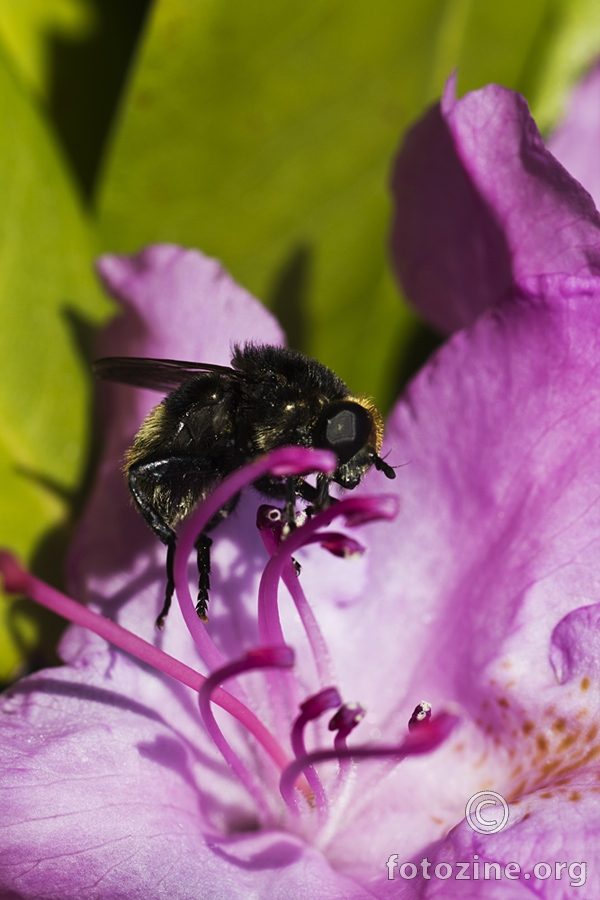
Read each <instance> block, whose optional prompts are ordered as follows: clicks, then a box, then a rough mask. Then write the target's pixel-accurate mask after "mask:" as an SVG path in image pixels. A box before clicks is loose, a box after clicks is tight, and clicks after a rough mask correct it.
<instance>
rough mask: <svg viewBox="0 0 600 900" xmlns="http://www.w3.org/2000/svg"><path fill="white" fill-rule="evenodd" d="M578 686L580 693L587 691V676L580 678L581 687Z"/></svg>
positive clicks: (588, 681)
mask: <svg viewBox="0 0 600 900" xmlns="http://www.w3.org/2000/svg"><path fill="white" fill-rule="evenodd" d="M580 686H581V690H582V691H587V689H588V688H589V686H590V679H589V678H588V677H587V675H586V676H585V678H582V679H581V685H580Z"/></svg>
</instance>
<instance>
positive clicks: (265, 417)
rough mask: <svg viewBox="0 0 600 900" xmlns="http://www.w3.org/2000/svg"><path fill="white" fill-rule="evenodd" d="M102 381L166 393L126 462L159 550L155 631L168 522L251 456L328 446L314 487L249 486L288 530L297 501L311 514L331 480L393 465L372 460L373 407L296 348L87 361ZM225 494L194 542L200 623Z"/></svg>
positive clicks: (350, 482)
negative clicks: (334, 461) (328, 469)
mask: <svg viewBox="0 0 600 900" xmlns="http://www.w3.org/2000/svg"><path fill="white" fill-rule="evenodd" d="M94 369H95V372H96V374H97V375H98V376H100V377H101V378H104V379H107V380H109V381H117V382H121V383H124V384H130V385H134V386H136V387H142V388H150V389H152V390H157V391H163V392H165V393H167V396H166V397H165V398H164V400H163V401H162V402H161V403H159V404H158V406H156V407H155V408H154V409H153V410H152V411H151V412H150V413H149V414H148V416H147V417H146V419H145V420H144V422H143V423H142V426H141V428H140V430H139V431H138V433H137V436H136V438H135V440H134V442H133V445H132V446H131V448H130V449H129V451H128V452H127V455H126V458H125V467H124V468H125V474H126V477H127V481H128V484H129V489H130V491H131V495H132V497H133V501H134V504H135V505H136V507H137V508H138V510H139V511H140V513H141V514H142V516H143V517H144V519H145V520H146V522H147V523H148V525H149V526H150V528H151V529H152V531H153V532H154V534H155V535H156V536H157V537H158V538H160V540H161V541H162V542H163V543H164V544H166V546H167V586H166V593H165V601H164V605H163V608H162V610H161V613H160V615H159V616H158V619H157V622H156V624H157V626H158V627H159V628H162V627H163V625H164V621H165V617H166V615H167V613H168V611H169V607H170V604H171V598H172V595H173V591H174V580H173V561H174V554H175V543H176V533H175V527H176V525H177V524H178V523H179V522H181V521H182V520H183V519H185V518H186V517H187V516H188V515H189V514H190V513H191V512H192V510H193V509H194V508H195V507H196V506H197V505H198V503H200V502H201V501H202V500H203V499H205V498H206V497H207V496H208V494H209V493H210V492H211V490H212V489H213V488H214V486H215V484H216V483H217V482H218V481H220V480H221V479H222V478H224V477H226V476H227V475H229V474H230V473H231V472H233V471H234V470H235V469H238V468H239V467H241V466H243V465H244V464H245V463H247V462H249V461H250V460H252V459H253V458H254V457H256V456H258V455H261V454H264V453H268V452H270V451H271V450H275V449H276V448H277V447H284V446H289V445H296V446H301V447H318V448H322V449H327V450H332V451H333V452H334V453H335V454H336V456H337V458H338V466H337V468H336V469H335V471H334V472H333V473H331V474H329V475H324V474H319V475H318V476H317V481H316V487H315V486H313V485H311V484H309V483H308V482H306V481H305V480H304V479H303V478H299V477H296V476H294V477H289V478H278V477H273V476H264V477H262V478H260V479H259V480H258V481H257V482H256V485H255V487H256V488H257V489H258V490H259V491H260V492H261V493H262V494H264V495H266V496H267V497H270V498H274V499H281V500H285V518H286V522H287V525H288V528H292V527H294V523H295V509H296V501H297V500H298V499H303V500H305V501H307V502H308V503H309V504H312V507H313V508H314V509H316V510H318V509H323V508H324V507H326V506H327V505H328V504H329V503H330V502H331V498H330V496H329V487H330V485H331V483H332V482H334V483H335V484H339V485H340V486H341V487H343V488H347V489H350V490H351V489H352V488H355V487H356V486H357V485H358V484H359V483H360V481H361V479H362V477H363V475H364V474H365V472H366V471H367V470H368V469H369V468H370V467H371V466H375V468H376V469H379V470H380V471H381V472H383V473H384V474H385V475H386V476H387V477H388V478H394V477H395V472H394V469H393V468H392V467H391V466H389V465H388V464H387V463H386V462H385V461H384V460H383V459H382V458H381V457H380V456H379V451H380V449H381V443H382V439H383V422H382V419H381V415H380V414H379V412H378V411H377V409H376V408H375V406H374V405H373V403H372V402H371V401H370V400H368V399H366V398H363V397H354V396H352V395H351V393H350V391H349V390H348V388H347V387H346V385H345V384H344V382H343V381H342V380H341V379H340V378H338V377H337V375H335V374H334V373H333V372H332V371H331V370H330V369H328V368H326V366H323V365H321V363H319V362H317V361H316V360H314V359H310V358H309V357H307V356H305V355H304V354H303V353H299V352H298V351H296V350H289V349H285V348H282V347H272V346H269V345H259V344H245V345H243V346H235V347H234V354H233V359H232V360H231V367H229V366H218V365H211V364H208V363H194V362H181V361H178V360H170V359H143V358H135V357H107V358H105V359H100V360H98V361H97V362H96V363H95V364H94ZM236 502H237V498H234V500H233V501H231V502H230V503H229V504H228V505H227V507H226V508H224V509H223V510H222V511H221V513H220V514H219V516H218V517H216V518H215V519H213V520H212V521H211V522H210V523H209V524H208V526H207V528H206V529H205V530H204V532H203V533H202V534H201V535H200V536H199V537H198V540H197V542H196V549H197V552H198V571H199V587H198V602H197V606H196V610H197V612H198V615H199V616H200V618H201V619H203V620H204V621H206V619H207V608H208V592H209V588H210V545H211V543H212V541H211V539H210V538H209V536H208V534H207V532H208V531H210V530H211V529H212V528H214V527H215V525H216V524H217V523H218V521H220V520H221V519H222V518H224V517H225V516H226V515H228V513H229V512H231V510H232V509H233V508H234V507H235V504H236Z"/></svg>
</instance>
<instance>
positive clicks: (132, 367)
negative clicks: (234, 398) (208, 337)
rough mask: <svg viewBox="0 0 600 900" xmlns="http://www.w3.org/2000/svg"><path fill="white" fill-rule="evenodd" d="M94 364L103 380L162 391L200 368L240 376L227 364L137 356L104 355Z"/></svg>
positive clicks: (196, 373) (180, 382) (210, 371)
mask: <svg viewBox="0 0 600 900" xmlns="http://www.w3.org/2000/svg"><path fill="white" fill-rule="evenodd" d="M93 368H94V373H95V374H96V375H97V376H98V377H99V378H103V379H104V380H105V381H117V382H119V383H120V384H131V385H133V386H134V387H141V388H148V389H149V390H152V391H161V392H169V391H173V390H175V388H178V387H180V385H182V384H184V383H185V382H186V381H189V380H190V378H193V377H194V376H195V375H201V374H202V373H203V372H206V373H216V374H218V375H222V376H223V377H224V378H228V379H234V380H235V379H239V378H240V377H241V373H240V372H236V370H235V369H231V368H230V367H229V366H217V365H213V364H211V363H195V362H183V361H181V360H177V359H150V358H146V357H136V356H107V357H105V358H104V359H98V360H96V362H95V363H94V366H93Z"/></svg>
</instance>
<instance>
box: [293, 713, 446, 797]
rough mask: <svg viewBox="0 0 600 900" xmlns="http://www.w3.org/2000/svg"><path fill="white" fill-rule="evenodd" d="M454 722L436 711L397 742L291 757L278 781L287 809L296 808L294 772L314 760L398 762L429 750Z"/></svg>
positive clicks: (296, 774)
mask: <svg viewBox="0 0 600 900" xmlns="http://www.w3.org/2000/svg"><path fill="white" fill-rule="evenodd" d="M457 723H458V719H457V717H456V716H453V715H451V714H450V713H440V715H439V716H437V717H436V718H433V719H430V720H428V721H427V722H423V724H422V726H421V727H420V728H419V729H418V730H417V731H414V732H411V733H409V734H408V736H407V737H406V738H405V739H404V740H403V741H402V743H401V744H399V745H398V746H393V745H392V746H387V747H386V746H384V745H382V746H379V747H372V746H364V745H363V746H359V747H349V748H346V749H345V750H336V749H332V750H328V749H327V750H315V751H314V752H313V753H307V754H306V756H302V757H300V758H297V759H295V760H294V761H293V762H291V763H290V764H289V766H288V767H287V769H286V770H285V771H284V772H283V773H282V775H281V780H280V782H279V790H280V791H281V796H282V797H283V799H284V800H285V802H286V803H287V805H288V806H289V808H290V809H292V810H294V809H296V807H295V803H294V783H295V781H296V779H297V778H298V775H299V774H300V773H301V772H303V771H304V770H305V769H306V768H308V766H312V765H314V764H315V763H318V762H326V761H327V760H332V759H337V760H343V759H381V758H384V759H395V760H397V762H401V761H402V760H403V759H405V758H406V757H407V756H419V755H421V754H423V753H431V751H432V750H435V749H436V747H438V746H439V744H441V743H443V742H444V741H445V740H446V738H447V737H448V736H449V735H450V733H451V731H452V729H453V728H454V727H455V726H456V724H457Z"/></svg>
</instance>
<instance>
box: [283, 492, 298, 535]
mask: <svg viewBox="0 0 600 900" xmlns="http://www.w3.org/2000/svg"><path fill="white" fill-rule="evenodd" d="M284 516H285V533H286V534H289V532H290V531H292V530H293V529H294V528H295V527H296V481H295V479H294V478H286V479H285V513H284Z"/></svg>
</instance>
